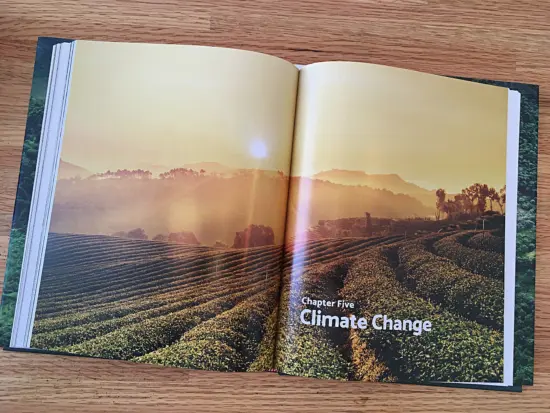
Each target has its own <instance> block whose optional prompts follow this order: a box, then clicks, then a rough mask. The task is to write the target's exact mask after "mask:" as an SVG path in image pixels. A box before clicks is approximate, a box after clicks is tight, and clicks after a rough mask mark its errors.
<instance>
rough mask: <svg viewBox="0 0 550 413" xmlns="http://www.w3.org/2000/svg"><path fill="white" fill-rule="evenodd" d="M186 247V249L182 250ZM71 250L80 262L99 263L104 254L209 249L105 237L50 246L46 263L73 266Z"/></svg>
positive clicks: (123, 254) (170, 252)
mask: <svg viewBox="0 0 550 413" xmlns="http://www.w3.org/2000/svg"><path fill="white" fill-rule="evenodd" d="M109 238H112V240H113V241H111V242H108V239H109ZM182 247H184V248H182ZM67 248H69V249H71V250H72V251H73V254H74V258H76V259H77V260H78V261H79V262H84V263H90V264H93V263H97V262H100V263H101V262H103V261H104V258H105V257H104V255H103V254H109V253H110V254H114V255H115V256H116V258H122V257H125V256H128V255H130V254H129V253H132V255H134V256H136V257H140V256H147V255H148V254H152V255H160V256H171V255H178V254H182V253H186V252H201V250H204V249H207V247H203V246H197V245H193V246H187V245H183V244H172V243H167V242H155V241H147V240H143V241H141V242H140V243H139V244H134V243H129V242H128V241H127V240H124V239H120V238H114V237H105V239H102V240H97V241H94V240H91V239H84V240H82V241H80V242H77V243H68V244H66V245H65V244H62V245H56V244H55V243H54V245H50V243H48V246H47V254H46V262H48V261H52V262H51V264H52V265H58V266H60V267H64V266H65V265H71V264H73V263H74V261H73V260H72V257H67V256H66V255H65V254H64V251H66V249H67Z"/></svg>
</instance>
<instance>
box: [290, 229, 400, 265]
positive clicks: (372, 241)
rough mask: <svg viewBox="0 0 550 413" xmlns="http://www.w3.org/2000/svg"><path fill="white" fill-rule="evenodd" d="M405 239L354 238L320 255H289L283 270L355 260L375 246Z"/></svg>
mask: <svg viewBox="0 0 550 413" xmlns="http://www.w3.org/2000/svg"><path fill="white" fill-rule="evenodd" d="M402 238H403V237H402V236H400V235H394V236H388V237H375V238H354V239H349V240H347V241H346V242H344V243H339V244H336V245H335V246H334V247H331V246H330V244H329V245H328V246H327V247H326V249H325V250H324V251H322V252H320V253H318V252H317V251H315V253H313V251H312V252H309V251H308V252H307V253H305V254H300V255H294V254H292V253H287V256H286V257H285V264H284V265H283V270H286V269H288V268H291V267H292V268H294V269H296V268H299V267H308V266H309V265H312V264H319V263H325V262H331V261H334V260H335V259H340V258H353V257H354V256H355V255H357V254H359V253H361V252H363V251H365V250H366V249H367V248H371V247H373V246H375V245H384V244H386V243H393V242H396V241H399V240H401V239H402Z"/></svg>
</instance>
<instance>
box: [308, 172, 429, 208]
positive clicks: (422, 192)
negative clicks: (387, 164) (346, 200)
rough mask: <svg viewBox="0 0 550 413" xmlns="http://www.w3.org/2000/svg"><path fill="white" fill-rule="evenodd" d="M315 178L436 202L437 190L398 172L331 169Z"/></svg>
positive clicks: (424, 202)
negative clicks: (408, 180) (401, 175)
mask: <svg viewBox="0 0 550 413" xmlns="http://www.w3.org/2000/svg"><path fill="white" fill-rule="evenodd" d="M313 178H315V179H322V180H325V181H330V182H334V183H336V184H342V185H365V186H369V187H371V188H373V189H387V190H388V191H391V192H393V193H395V194H406V195H410V196H412V197H414V198H416V199H418V200H419V201H420V202H422V203H423V204H424V205H426V206H428V207H433V206H434V204H435V198H436V197H435V191H433V190H432V191H430V190H428V189H425V188H422V187H420V186H418V185H416V184H413V183H411V182H407V181H405V180H404V179H403V178H401V177H400V176H399V175H397V174H367V173H365V172H363V171H347V170H343V169H331V170H330V171H323V172H319V173H317V174H315V175H313Z"/></svg>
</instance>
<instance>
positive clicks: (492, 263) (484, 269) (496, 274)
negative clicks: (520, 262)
mask: <svg viewBox="0 0 550 413" xmlns="http://www.w3.org/2000/svg"><path fill="white" fill-rule="evenodd" d="M461 237H463V234H462V233H459V234H457V235H452V236H449V237H446V238H443V239H441V240H439V241H437V242H436V243H435V244H434V246H433V248H434V251H435V252H436V253H437V255H440V256H442V257H445V258H448V259H450V260H451V261H454V262H455V263H456V264H458V265H459V266H461V267H462V268H464V269H466V270H468V271H471V272H473V273H476V274H480V275H484V276H487V277H491V278H496V279H500V280H502V279H504V256H503V255H502V254H498V253H496V252H490V251H483V250H475V249H472V248H468V247H465V246H464V245H462V244H461V243H460V241H459V240H460V238H461Z"/></svg>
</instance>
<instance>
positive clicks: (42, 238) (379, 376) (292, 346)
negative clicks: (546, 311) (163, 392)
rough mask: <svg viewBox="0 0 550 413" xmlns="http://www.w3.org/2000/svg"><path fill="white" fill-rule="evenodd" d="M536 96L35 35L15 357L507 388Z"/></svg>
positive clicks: (19, 219)
mask: <svg viewBox="0 0 550 413" xmlns="http://www.w3.org/2000/svg"><path fill="white" fill-rule="evenodd" d="M537 137H538V87H537V86H534V85H527V84H518V83H505V82H494V81H483V80H474V79H458V78H450V77H444V76H437V75H432V74H426V73H420V72H415V71H411V70H405V69H400V68H394V67H388V66H381V65H375V64H368V63H356V62H339V61H338V62H337V61H334V62H319V63H314V64H311V65H306V66H297V65H295V64H293V63H290V62H287V61H285V60H282V59H280V58H277V57H274V56H269V55H264V54H260V53H256V52H249V51H244V50H237V49H226V48H216V47H204V46H179V45H150V44H132V43H110V42H94V41H82V40H78V41H73V40H68V39H52V38H40V39H39V42H38V47H37V54H36V64H35V70H34V78H33V86H32V91H31V98H30V105H29V112H28V119H27V127H26V132H25V141H24V146H23V155H22V161H21V172H20V177H19V183H18V191H17V196H16V204H15V211H14V218H13V224H12V230H11V236H10V245H9V253H8V259H7V267H6V276H5V283H4V288H3V296H2V308H1V313H0V339H1V342H2V344H3V345H4V346H5V347H6V348H8V349H11V350H24V351H40V352H48V353H54V354H69V355H80V356H90V357H99V358H107V359H120V360H129V361H134V362H139V363H150V364H156V365H163V366H175V367H183V368H191V369H205V370H215V371H250V372H252V371H270V370H276V371H277V372H279V373H280V374H284V375H295V376H304V377H313V378H323V379H336V380H345V381H379V382H402V383H421V384H434V385H450V386H459V387H460V386H465V387H480V388H490V389H501V390H516V391H517V390H521V385H523V384H532V381H533V347H534V282H535V228H536V227H535V223H536V220H535V217H536V194H537V193H536V182H537Z"/></svg>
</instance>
